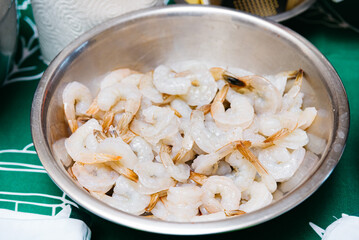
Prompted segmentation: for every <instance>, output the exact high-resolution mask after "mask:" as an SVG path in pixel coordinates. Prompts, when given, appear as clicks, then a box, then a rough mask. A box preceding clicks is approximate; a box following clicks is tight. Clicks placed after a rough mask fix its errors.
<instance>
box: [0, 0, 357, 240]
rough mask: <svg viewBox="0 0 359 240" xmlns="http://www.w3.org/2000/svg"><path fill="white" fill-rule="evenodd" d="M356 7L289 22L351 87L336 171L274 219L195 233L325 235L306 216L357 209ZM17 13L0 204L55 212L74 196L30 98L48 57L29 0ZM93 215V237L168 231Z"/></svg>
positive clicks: (324, 220) (1, 127)
mask: <svg viewBox="0 0 359 240" xmlns="http://www.w3.org/2000/svg"><path fill="white" fill-rule="evenodd" d="M358 8H359V2H357V1H355V0H345V1H343V2H341V3H333V2H331V1H329V0H321V1H318V2H317V3H316V4H315V5H314V6H313V7H312V8H311V9H310V10H308V11H307V12H306V13H304V14H302V15H300V16H298V17H296V18H294V19H292V20H290V21H287V22H285V23H284V24H285V25H286V26H288V27H290V28H292V29H293V30H295V31H297V32H298V33H300V34H301V35H303V36H304V37H306V38H307V39H308V40H309V41H311V42H312V43H313V44H314V45H315V46H316V47H317V48H318V49H319V50H320V51H321V52H322V53H323V54H324V55H325V56H326V57H327V58H328V59H329V61H330V62H331V63H332V64H333V66H334V67H335V68H336V70H337V71H338V73H339V75H340V77H341V78H342V81H343V83H344V86H345V87H346V90H347V94H348V97H349V102H350V106H351V129H350V134H349V138H348V142H347V147H346V150H345V152H344V155H343V157H342V159H341V161H340V162H339V164H338V166H337V167H336V168H335V170H334V172H333V174H332V175H331V176H330V177H329V179H328V180H327V181H326V182H325V183H324V184H323V185H322V186H321V187H320V189H319V190H318V191H317V192H315V193H314V194H313V195H312V196H311V197H310V198H309V199H307V200H306V201H304V202H303V203H302V204H300V205H299V206H298V207H296V208H294V209H293V210H291V211H289V212H287V213H285V214H283V215H282V216H280V217H277V218H275V219H274V220H271V221H269V222H267V223H263V224H260V225H258V226H255V227H252V228H249V229H246V230H240V231H235V232H231V233H224V234H220V235H211V236H200V237H197V239H208V238H209V239H214V238H238V239H242V238H243V239H246V238H247V239H248V238H252V239H257V238H258V239H259V238H263V239H264V238H267V239H268V238H269V239H320V238H319V236H318V235H317V234H316V233H315V232H314V231H313V230H312V229H311V227H310V226H309V224H308V223H309V222H313V223H315V224H317V225H319V226H321V227H322V228H326V227H327V226H328V225H329V224H330V223H332V222H333V221H334V220H335V218H334V217H336V218H339V217H341V214H342V213H347V214H358V213H359V204H358V203H359V177H358V172H359V161H358V155H359V149H358V147H357V144H358V139H359V124H358V122H359V121H358V120H359V112H358V111H359V108H358V106H359V105H358V104H359V102H358V101H359V97H358V93H357V89H358V88H359V29H358V28H359V18H358V16H357V9H358ZM18 14H19V39H18V51H17V54H16V59H15V64H14V66H13V68H12V70H11V72H10V74H9V76H8V78H7V80H6V81H5V83H4V86H3V87H2V88H1V89H0V102H1V104H0V106H1V107H0V109H1V111H0V208H5V209H11V210H17V211H22V212H32V213H41V214H46V215H54V214H55V213H56V212H58V211H59V210H60V209H61V208H62V206H63V205H64V204H74V203H73V202H72V201H71V200H69V199H68V198H67V197H66V196H65V195H64V194H63V192H62V191H61V190H60V189H59V188H57V186H56V185H55V184H54V183H53V182H52V181H51V179H50V178H49V177H48V175H47V174H46V171H45V170H44V168H43V167H42V166H41V163H40V161H39V159H38V157H37V155H36V152H35V150H34V147H33V145H32V139H31V133H30V110H31V102H32V97H33V94H34V92H35V89H36V86H37V84H38V80H39V79H40V77H41V75H42V73H43V71H44V70H45V69H46V65H45V64H44V63H43V62H42V60H41V55H40V50H39V46H38V34H37V30H36V27H35V23H34V21H33V16H32V10H31V4H30V0H18ZM349 23H350V24H349ZM355 26H357V27H358V28H355ZM357 154H358V155H357ZM89 215H90V216H91V218H90V219H91V220H90V221H89V222H88V223H89V225H90V228H91V230H92V234H93V235H92V236H93V239H117V238H131V239H145V238H147V239H148V238H161V239H166V238H167V237H168V236H164V235H156V234H151V233H146V232H141V231H137V230H133V229H129V228H126V227H123V226H119V225H116V224H113V223H110V222H108V221H106V220H103V219H101V218H99V217H97V216H95V215H92V214H89Z"/></svg>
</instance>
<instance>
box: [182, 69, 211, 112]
mask: <svg viewBox="0 0 359 240" xmlns="http://www.w3.org/2000/svg"><path fill="white" fill-rule="evenodd" d="M177 68H178V69H179V71H180V73H179V74H181V73H182V74H185V75H187V76H189V77H190V78H191V79H192V82H191V83H192V85H191V86H190V88H189V91H188V92H187V93H185V94H182V95H181V98H182V99H184V100H185V102H187V104H188V105H190V106H202V105H206V104H209V103H210V102H211V101H212V99H213V98H214V96H215V95H216V92H217V84H216V82H215V80H214V78H213V77H212V75H211V73H210V72H209V71H208V69H207V67H206V66H205V65H203V64H201V63H199V62H193V63H191V64H190V65H189V66H188V65H187V64H184V65H183V66H177Z"/></svg>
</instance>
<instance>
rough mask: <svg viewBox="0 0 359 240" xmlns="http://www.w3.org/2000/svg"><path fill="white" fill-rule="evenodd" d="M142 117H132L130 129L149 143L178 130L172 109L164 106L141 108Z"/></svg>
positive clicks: (156, 141) (177, 123)
mask: <svg viewBox="0 0 359 240" xmlns="http://www.w3.org/2000/svg"><path fill="white" fill-rule="evenodd" d="M142 114H143V116H144V119H143V120H138V119H134V120H133V122H132V124H131V127H130V128H131V130H132V131H133V132H135V133H136V134H138V135H141V136H142V137H144V138H145V139H146V141H148V142H149V143H151V144H156V143H158V142H159V141H160V140H161V139H163V138H165V137H167V136H171V135H173V134H175V133H176V132H178V127H179V122H178V120H177V118H176V117H175V115H174V113H173V111H172V110H171V109H169V108H165V107H157V106H151V107H148V108H146V109H145V110H143V112H142Z"/></svg>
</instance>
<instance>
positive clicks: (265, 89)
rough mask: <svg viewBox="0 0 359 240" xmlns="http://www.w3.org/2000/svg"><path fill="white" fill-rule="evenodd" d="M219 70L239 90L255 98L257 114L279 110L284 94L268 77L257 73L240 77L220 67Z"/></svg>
mask: <svg viewBox="0 0 359 240" xmlns="http://www.w3.org/2000/svg"><path fill="white" fill-rule="evenodd" d="M218 71H219V73H222V78H223V79H224V80H226V81H227V82H228V83H230V84H231V85H232V86H233V87H234V88H236V89H237V90H238V91H247V92H248V93H249V96H251V97H252V98H253V100H254V110H255V112H256V113H257V114H262V113H276V112H278V111H279V109H280V107H281V103H282V95H281V94H280V92H279V91H278V89H277V88H276V87H275V86H274V85H273V84H272V83H271V82H270V81H268V80H267V79H265V78H263V77H260V76H257V75H250V76H244V77H238V76H235V75H233V74H231V73H229V72H227V71H225V70H224V69H220V68H219V69H218Z"/></svg>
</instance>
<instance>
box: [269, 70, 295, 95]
mask: <svg viewBox="0 0 359 240" xmlns="http://www.w3.org/2000/svg"><path fill="white" fill-rule="evenodd" d="M297 74H298V71H286V72H281V73H278V74H276V75H266V76H264V78H265V79H268V80H269V81H270V82H271V83H272V84H273V85H274V86H275V87H276V88H277V89H278V91H279V93H280V95H281V96H282V95H283V93H284V90H285V86H286V85H287V80H288V79H291V78H295V77H296V76H297Z"/></svg>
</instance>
